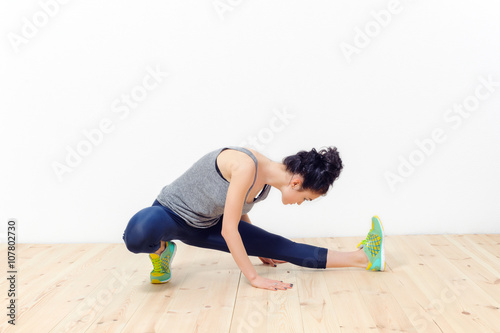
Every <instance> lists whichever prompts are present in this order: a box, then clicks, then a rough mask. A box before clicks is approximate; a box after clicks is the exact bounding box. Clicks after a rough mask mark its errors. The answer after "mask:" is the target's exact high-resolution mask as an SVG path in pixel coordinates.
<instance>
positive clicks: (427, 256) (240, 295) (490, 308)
mask: <svg viewBox="0 0 500 333" xmlns="http://www.w3.org/2000/svg"><path fill="white" fill-rule="evenodd" d="M296 241H300V242H304V243H308V244H315V245H319V246H323V247H327V248H332V249H337V250H342V251H351V250H354V249H355V246H356V245H357V243H358V242H359V239H358V238H352V237H343V238H309V239H296ZM1 253H4V254H5V255H6V247H5V246H3V245H2V246H0V254H1ZM17 254H18V258H19V261H18V262H19V274H18V277H19V280H18V286H17V292H18V296H19V298H18V309H17V310H18V311H17V324H18V325H16V326H15V327H13V326H12V325H9V324H7V322H6V321H2V322H0V331H1V332H17V331H22V332H24V331H26V332H30V331H40V332H131V333H132V332H133V333H136V332H141V333H142V332H144V333H151V332H164V331H176V332H183V333H184V332H187V333H189V332H233V333H234V332H237V333H247V332H252V333H265V332H272V333H274V332H311V333H316V332H322V331H323V332H372V331H373V332H393V331H404V332H415V331H417V332H425V333H428V332H430V333H434V332H500V325H498V322H499V321H498V318H500V287H499V286H500V260H499V259H500V236H499V235H415V236H388V237H387V238H386V260H387V271H386V272H367V271H365V270H364V269H357V268H342V269H327V270H317V269H309V268H303V267H298V266H294V265H292V264H283V265H278V267H277V268H271V267H269V266H264V265H262V264H261V263H260V261H259V260H258V258H255V257H252V258H251V261H252V263H254V265H255V267H256V269H257V272H258V273H259V274H260V275H262V276H265V277H268V278H272V279H278V280H283V281H285V282H290V283H293V284H294V287H293V289H292V290H289V291H278V292H271V291H267V290H262V289H257V288H254V287H252V286H251V285H250V283H249V282H248V281H247V280H246V278H245V277H244V276H243V275H241V273H240V271H239V269H238V268H237V266H236V264H235V263H234V260H233V259H232V256H231V255H230V254H228V253H224V252H219V251H212V250H206V249H200V248H195V247H191V246H188V245H185V244H182V243H180V244H179V245H178V252H177V255H176V258H175V260H174V262H173V266H172V274H173V278H172V281H170V282H169V283H167V284H164V285H153V284H151V283H150V282H149V272H150V271H151V269H152V265H151V262H150V260H149V258H148V257H147V254H143V255H136V254H133V253H130V252H129V251H128V250H127V249H126V248H125V246H124V244H123V243H120V244H19V246H18V251H17ZM6 288H7V283H6V282H5V281H1V283H0V290H1V292H2V295H1V296H0V299H3V300H4V302H7V301H9V299H8V297H7V296H6V295H7V293H6Z"/></svg>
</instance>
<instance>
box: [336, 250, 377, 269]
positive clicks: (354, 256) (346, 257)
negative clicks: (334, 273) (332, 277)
mask: <svg viewBox="0 0 500 333" xmlns="http://www.w3.org/2000/svg"><path fill="white" fill-rule="evenodd" d="M368 263H369V261H368V257H367V256H366V254H365V253H364V252H363V250H361V249H359V250H357V251H352V252H341V251H334V250H328V256H327V260H326V268H337V267H360V268H366V266H367V265H368Z"/></svg>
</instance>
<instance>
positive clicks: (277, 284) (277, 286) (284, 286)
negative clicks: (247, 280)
mask: <svg viewBox="0 0 500 333" xmlns="http://www.w3.org/2000/svg"><path fill="white" fill-rule="evenodd" d="M269 281H270V283H271V285H270V289H271V290H288V289H290V288H292V286H293V284H290V283H285V282H283V281H276V280H269Z"/></svg>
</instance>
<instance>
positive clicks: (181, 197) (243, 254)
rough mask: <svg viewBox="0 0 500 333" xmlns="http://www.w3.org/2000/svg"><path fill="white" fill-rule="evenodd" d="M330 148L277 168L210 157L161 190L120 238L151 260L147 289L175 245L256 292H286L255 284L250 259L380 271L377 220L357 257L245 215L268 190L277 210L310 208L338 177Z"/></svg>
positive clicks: (165, 268)
mask: <svg viewBox="0 0 500 333" xmlns="http://www.w3.org/2000/svg"><path fill="white" fill-rule="evenodd" d="M342 167H343V165H342V160H341V159H340V156H339V154H338V152H337V149H336V148H335V147H333V148H327V149H322V150H320V151H319V152H318V151H316V150H315V149H314V148H313V149H312V150H311V151H309V152H307V151H301V152H299V153H297V154H295V155H292V156H288V157H286V158H285V159H284V160H283V163H279V162H274V161H271V160H270V159H268V158H267V157H265V156H264V155H262V154H260V153H258V152H256V151H254V150H252V149H246V148H242V147H226V148H220V149H217V150H214V151H212V152H210V153H208V154H206V155H205V156H203V157H202V158H201V159H200V160H198V161H197V162H196V163H195V164H193V165H192V166H191V168H189V169H188V170H187V171H186V172H185V173H184V174H183V175H181V176H180V177H179V178H178V179H176V180H175V181H174V182H172V183H171V184H169V185H167V186H165V187H164V188H163V189H162V190H161V192H160V194H159V195H158V197H157V199H156V200H155V201H154V203H153V205H152V206H151V207H147V208H144V209H142V210H141V211H139V212H138V213H137V214H135V215H134V216H133V217H132V219H131V220H130V222H129V223H128V225H127V227H126V229H125V232H124V234H123V240H124V241H125V244H126V246H127V248H128V250H130V251H131V252H133V253H149V257H150V259H151V261H152V263H153V271H152V272H151V274H150V278H151V283H165V282H167V281H169V280H170V277H171V271H170V265H171V263H172V259H173V257H174V255H175V250H176V245H175V243H174V242H172V240H174V239H176V240H180V241H182V242H184V243H186V244H189V245H192V246H198V247H202V248H208V249H215V250H220V251H226V252H230V253H231V255H232V256H233V258H234V261H235V262H236V264H237V265H238V267H239V268H240V269H241V271H242V272H243V275H245V277H246V278H247V279H248V281H250V283H251V285H252V286H254V287H257V288H263V289H269V290H278V289H280V290H286V289H287V288H291V287H292V285H291V284H289V283H285V282H281V281H276V280H271V279H267V278H265V277H262V276H259V275H258V274H257V271H256V270H255V268H254V267H253V265H252V263H251V261H250V259H249V258H248V256H257V257H259V258H260V260H261V261H262V262H263V263H264V264H269V265H272V266H274V267H276V264H277V263H283V262H290V263H292V264H295V265H299V266H303V267H309V268H330V267H361V268H366V269H369V270H375V271H383V270H384V269H385V258H384V235H383V229H382V225H381V223H380V220H379V219H378V217H376V216H375V217H373V218H372V229H371V230H370V232H369V233H368V236H367V237H366V239H365V240H363V241H362V242H361V243H360V244H359V245H358V248H359V249H358V250H356V251H352V252H339V251H334V250H329V249H326V248H323V247H317V246H312V245H308V244H301V243H296V242H293V241H291V240H288V239H286V238H284V237H281V236H279V235H275V234H272V233H269V232H267V231H265V230H263V229H261V228H259V227H256V226H254V225H252V224H251V222H250V219H249V217H248V212H249V211H250V210H251V209H252V206H253V205H254V204H255V203H257V202H259V201H262V200H264V199H265V198H266V197H267V195H268V193H269V190H270V189H271V187H274V188H276V189H278V190H279V191H280V192H281V198H282V199H281V201H282V202H283V204H285V205H288V204H298V205H300V204H301V203H302V202H304V201H312V200H314V199H316V198H318V197H320V196H323V195H325V194H326V193H327V191H328V189H329V188H330V186H331V185H332V184H333V182H334V181H335V180H336V179H337V177H338V176H339V174H340V171H341V170H342Z"/></svg>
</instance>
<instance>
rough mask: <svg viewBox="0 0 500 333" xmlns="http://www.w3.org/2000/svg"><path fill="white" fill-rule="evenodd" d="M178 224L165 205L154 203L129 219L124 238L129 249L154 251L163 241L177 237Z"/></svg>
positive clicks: (140, 251) (141, 251) (145, 251)
mask: <svg viewBox="0 0 500 333" xmlns="http://www.w3.org/2000/svg"><path fill="white" fill-rule="evenodd" d="M178 228H179V227H178V224H177V223H176V222H175V220H174V219H173V217H172V215H171V214H169V213H168V212H167V211H166V210H165V209H164V208H163V207H161V206H158V205H154V206H151V207H147V208H144V209H142V210H140V211H139V212H138V213H136V214H135V215H134V216H133V217H132V218H131V219H130V221H129V223H128V225H127V227H126V229H125V232H124V233H123V240H124V241H125V245H126V246H127V249H129V251H131V252H134V253H154V252H156V251H158V249H160V246H161V241H165V240H170V239H175V237H176V234H177V230H178Z"/></svg>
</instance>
